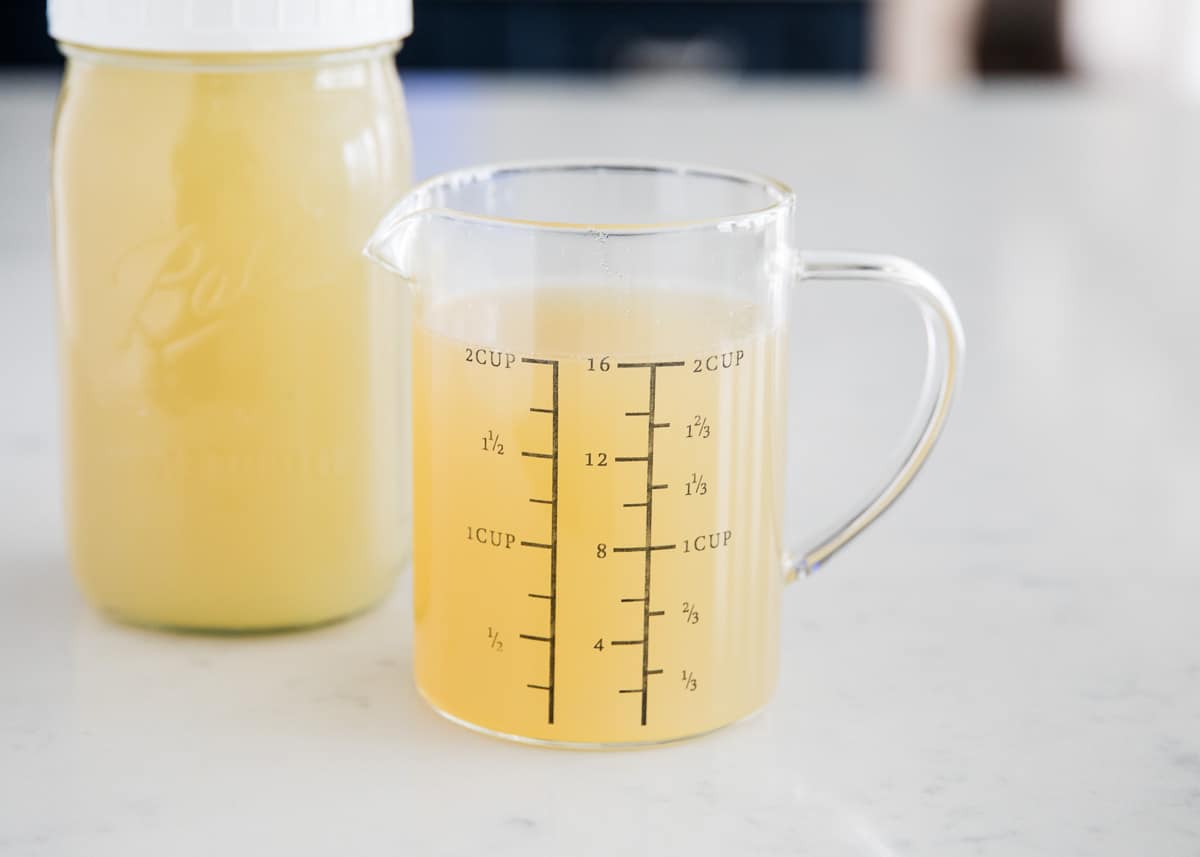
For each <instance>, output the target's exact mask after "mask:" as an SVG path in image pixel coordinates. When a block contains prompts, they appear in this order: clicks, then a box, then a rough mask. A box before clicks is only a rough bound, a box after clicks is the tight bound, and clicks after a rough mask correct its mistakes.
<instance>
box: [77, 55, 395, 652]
mask: <svg viewBox="0 0 1200 857" xmlns="http://www.w3.org/2000/svg"><path fill="white" fill-rule="evenodd" d="M251 62H253V60H252V59H250V58H247V59H246V63H251ZM259 62H260V66H254V67H241V68H239V67H238V66H239V63H238V62H237V61H235V60H234V59H227V60H226V61H225V62H224V66H225V68H224V70H223V66H222V65H221V64H219V63H218V64H216V65H213V64H211V63H212V61H211V60H199V59H198V60H196V61H195V64H191V61H189V60H188V59H187V58H177V59H172V60H169V61H159V62H158V64H156V63H155V62H151V63H150V65H149V66H144V65H143V64H142V63H141V62H140V61H139V60H137V59H134V58H129V57H102V56H100V55H95V54H82V55H76V56H75V57H73V59H72V62H71V66H70V69H69V72H68V76H67V79H66V83H65V88H64V94H63V99H62V104H61V109H60V117H59V124H58V128H57V136H56V148H55V158H54V202H55V226H56V254H57V267H58V275H59V293H60V309H61V320H60V322H61V323H60V327H61V334H62V337H61V338H62V346H63V350H62V354H63V357H62V364H63V379H64V388H65V411H66V427H65V428H66V431H65V433H66V445H67V453H68V455H67V458H68V483H67V486H66V494H67V504H68V512H69V523H70V542H71V551H72V558H73V565H74V568H75V572H76V575H77V577H78V578H79V580H80V582H81V584H82V586H83V588H84V590H85V591H86V593H87V595H88V596H89V597H90V599H91V600H92V601H94V602H95V603H96V604H98V605H99V606H100V607H102V608H103V609H105V610H107V611H110V612H112V613H114V614H116V615H118V616H119V617H121V618H124V619H127V620H129V621H133V622H138V623H144V624H151V625H161V626H171V627H179V628H196V629H212V630H258V629H271V628H284V627H296V626H302V625H308V624H313V623H318V622H323V621H328V620H331V619H334V618H338V617H340V616H344V615H347V614H350V613H353V612H355V611H357V610H360V609H362V608H364V607H366V606H367V605H369V604H371V603H372V602H373V601H375V600H377V599H378V598H380V597H381V596H382V595H383V594H384V593H385V592H386V591H387V589H388V588H389V586H390V583H391V581H392V580H393V577H394V575H395V573H396V571H397V570H398V568H399V567H400V565H401V563H402V562H403V559H404V555H405V552H406V547H407V545H406V540H407V521H406V515H407V505H408V503H407V497H406V496H405V495H406V493H407V492H406V490H405V487H406V486H405V484H404V483H403V474H402V473H401V461H400V455H401V451H402V450H403V448H404V444H405V440H404V439H405V437H406V429H407V415H406V414H405V413H404V410H403V409H404V408H405V407H406V406H405V399H404V394H403V384H402V378H403V376H404V375H406V374H407V373H406V372H405V371H404V370H403V368H402V366H403V359H404V354H405V350H406V338H405V335H406V332H407V329H408V328H407V321H406V319H405V318H404V317H403V306H402V305H401V303H400V302H401V300H402V297H401V292H400V289H398V288H397V287H396V285H395V284H394V283H393V282H388V281H387V278H386V277H379V276H377V275H376V273H375V272H374V271H373V270H372V269H371V268H370V266H369V264H368V263H367V262H366V261H365V260H363V259H362V258H361V256H360V248H361V244H362V241H363V238H364V236H366V235H367V234H368V233H369V232H370V230H371V228H372V226H373V224H374V223H375V221H376V220H377V219H378V217H379V216H381V215H382V213H383V212H384V211H386V209H387V207H388V206H389V205H390V204H391V203H392V202H394V200H395V199H396V198H398V197H399V196H400V195H401V194H402V193H403V192H404V190H405V188H406V186H407V184H408V142H407V140H408V138H407V127H406V124H405V122H406V120H405V117H404V112H403V103H402V99H401V94H400V90H399V85H398V82H397V81H396V80H395V73H394V70H393V68H392V66H391V52H390V51H388V50H383V51H376V52H373V53H368V54H364V55H358V56H357V58H350V59H346V60H345V61H339V60H337V59H336V58H332V59H330V58H323V59H318V58H310V59H301V58H289V59H287V60H286V61H281V62H279V63H277V64H271V63H269V62H265V61H259ZM203 63H210V65H203Z"/></svg>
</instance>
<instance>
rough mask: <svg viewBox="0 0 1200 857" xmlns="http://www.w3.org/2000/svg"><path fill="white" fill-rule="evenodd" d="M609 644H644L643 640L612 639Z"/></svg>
mask: <svg viewBox="0 0 1200 857" xmlns="http://www.w3.org/2000/svg"><path fill="white" fill-rule="evenodd" d="M609 645H613V646H644V645H646V641H645V640H613V641H612V642H611V643H610V644H609Z"/></svg>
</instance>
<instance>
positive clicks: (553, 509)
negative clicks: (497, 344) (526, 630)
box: [521, 357, 559, 725]
mask: <svg viewBox="0 0 1200 857" xmlns="http://www.w3.org/2000/svg"><path fill="white" fill-rule="evenodd" d="M521 362H522V363H533V364H536V365H539V366H549V367H550V407H549V408H530V409H529V410H530V411H531V412H532V413H535V414H549V415H550V452H548V453H546V452H528V451H526V452H522V453H521V455H523V456H525V457H526V458H540V459H546V460H549V461H550V499H548V500H547V499H544V498H541V497H530V498H529V502H530V503H540V504H542V505H546V506H549V507H550V542H549V544H547V543H546V542H529V541H524V542H521V546H522V547H528V548H541V549H542V550H548V551H550V592H549V593H547V594H542V593H539V592H530V593H528V595H529V597H530V598H538V599H541V600H544V601H549V602H550V633H549V635H548V636H542V635H540V634H522V635H521V637H522V638H523V639H526V640H534V641H536V642H539V643H546V648H547V649H548V650H549V653H548V654H549V664H548V668H547V672H548V673H549V677H548V678H547V680H546V684H529V685H526V687H530V688H533V689H534V690H544V691H546V722H547V723H549V724H551V725H553V724H554V688H555V685H556V684H557V657H558V416H559V413H558V361H557V360H546V359H542V358H539V357H523V358H521Z"/></svg>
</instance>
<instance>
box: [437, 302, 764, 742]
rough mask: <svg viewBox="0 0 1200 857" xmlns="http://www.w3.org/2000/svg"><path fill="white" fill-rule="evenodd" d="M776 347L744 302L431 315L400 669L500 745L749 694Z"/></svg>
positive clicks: (655, 737) (644, 719)
mask: <svg viewBox="0 0 1200 857" xmlns="http://www.w3.org/2000/svg"><path fill="white" fill-rule="evenodd" d="M782 337H783V334H782V332H781V331H780V330H778V329H768V328H767V326H766V323H765V316H764V314H762V313H760V312H759V311H758V310H757V309H756V308H755V307H753V306H750V305H746V304H745V303H740V302H738V301H737V300H736V299H733V298H722V297H718V296H712V295H704V294H699V293H695V292H681V291H676V290H669V289H646V290H641V291H623V292H620V293H617V292H605V291H602V290H599V289H559V290H542V291H539V292H537V293H536V299H534V293H533V292H529V291H519V290H511V291H499V292H490V293H486V294H476V295H473V296H471V297H467V298H461V299H458V300H455V301H453V302H450V303H447V304H444V305H441V306H438V307H433V308H430V309H428V310H427V311H426V312H425V314H424V317H423V318H422V319H421V320H420V321H419V322H418V323H417V325H416V328H415V333H414V353H413V373H414V374H413V393H414V399H413V407H414V488H415V493H414V498H415V518H414V522H415V527H414V533H415V541H414V587H415V589H414V614H415V628H416V639H415V664H416V674H417V681H418V684H419V686H420V688H421V690H422V692H423V693H424V694H425V695H426V696H427V698H428V699H429V700H430V701H431V702H432V703H433V704H434V705H435V706H436V707H438V708H439V709H441V710H442V711H444V712H446V713H447V714H450V715H451V716H453V717H456V718H458V719H460V720H463V721H466V722H468V723H470V724H474V725H477V726H481V727H483V728H486V729H490V730H493V731H496V732H500V733H504V734H508V735H519V736H524V737H529V738H535V739H541V740H548V741H564V742H586V743H630V742H653V741H663V740H670V739H672V738H679V737H684V736H688V735H693V734H699V733H702V732H705V731H708V730H711V729H714V728H716V727H718V726H721V725H724V724H726V723H729V722H732V721H734V720H736V719H738V718H740V717H742V716H744V715H746V714H749V713H750V712H752V711H754V710H756V709H757V708H758V707H760V706H761V705H762V704H763V703H764V702H765V701H766V700H767V698H768V696H769V694H770V692H771V689H772V687H773V685H774V681H775V674H776V662H777V646H778V638H777V635H778V620H777V614H778V609H779V603H778V601H779V588H780V586H781V568H780V557H781V548H780V538H779V526H778V524H779V511H780V502H781V499H782V493H781V476H780V473H781V471H782V465H783V460H782V452H783V451H782V447H781V433H780V415H781V406H780V396H781V394H782V393H781V384H782V381H783V378H782V369H783V364H782V354H783V339H782ZM647 548H650V549H649V550H648V549H647Z"/></svg>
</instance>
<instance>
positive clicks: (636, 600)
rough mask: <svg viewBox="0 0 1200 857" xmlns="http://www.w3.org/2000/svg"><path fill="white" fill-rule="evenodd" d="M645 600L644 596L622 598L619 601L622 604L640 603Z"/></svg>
mask: <svg viewBox="0 0 1200 857" xmlns="http://www.w3.org/2000/svg"><path fill="white" fill-rule="evenodd" d="M645 600H646V599H645V598H622V599H621V603H622V604H641V603H642V602H643V601H645Z"/></svg>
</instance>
